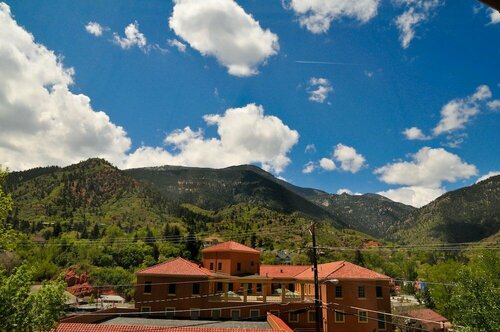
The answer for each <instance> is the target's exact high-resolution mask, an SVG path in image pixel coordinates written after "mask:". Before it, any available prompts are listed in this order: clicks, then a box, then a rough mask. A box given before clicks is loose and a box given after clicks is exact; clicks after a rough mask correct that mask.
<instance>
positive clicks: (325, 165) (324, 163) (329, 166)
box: [319, 158, 337, 171]
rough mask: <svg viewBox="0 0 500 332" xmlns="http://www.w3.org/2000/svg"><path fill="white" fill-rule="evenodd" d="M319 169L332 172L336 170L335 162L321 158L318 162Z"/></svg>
mask: <svg viewBox="0 0 500 332" xmlns="http://www.w3.org/2000/svg"><path fill="white" fill-rule="evenodd" d="M319 167H321V168H322V169H324V170H325V171H334V170H335V169H336V168H337V166H336V165H335V162H334V161H333V160H331V159H329V158H321V159H320V161H319Z"/></svg>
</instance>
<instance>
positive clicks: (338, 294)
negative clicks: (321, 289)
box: [335, 286, 342, 299]
mask: <svg viewBox="0 0 500 332" xmlns="http://www.w3.org/2000/svg"><path fill="white" fill-rule="evenodd" d="M335 297H336V298H337V299H341V298H342V286H335Z"/></svg>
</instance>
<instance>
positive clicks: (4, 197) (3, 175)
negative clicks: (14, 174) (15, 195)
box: [0, 166, 13, 224]
mask: <svg viewBox="0 0 500 332" xmlns="http://www.w3.org/2000/svg"><path fill="white" fill-rule="evenodd" d="M6 179H7V171H6V170H4V169H3V168H2V167H1V166H0V223H2V224H3V222H4V221H5V219H6V218H7V215H8V214H9V212H10V211H12V207H13V203H12V197H11V196H10V194H5V193H4V191H3V186H4V183H5V180H6Z"/></svg>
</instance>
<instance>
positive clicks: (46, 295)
mask: <svg viewBox="0 0 500 332" xmlns="http://www.w3.org/2000/svg"><path fill="white" fill-rule="evenodd" d="M31 280H32V274H31V271H30V269H28V268H27V267H26V265H22V266H20V267H18V268H17V269H15V271H14V273H13V274H11V275H10V276H6V275H5V274H0V303H2V305H1V306H0V322H2V330H5V331H25V330H34V331H49V330H50V329H51V328H52V327H54V326H55V325H56V323H57V321H58V319H59V318H60V317H61V315H62V314H63V312H64V301H65V297H64V287H65V285H64V282H61V281H51V282H48V283H46V284H44V285H43V286H42V287H41V288H40V290H39V291H38V292H36V293H34V292H32V291H31V286H32V281H31Z"/></svg>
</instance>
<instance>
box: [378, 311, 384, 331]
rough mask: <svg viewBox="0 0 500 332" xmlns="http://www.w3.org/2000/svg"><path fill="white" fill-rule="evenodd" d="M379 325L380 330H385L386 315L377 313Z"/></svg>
mask: <svg viewBox="0 0 500 332" xmlns="http://www.w3.org/2000/svg"><path fill="white" fill-rule="evenodd" d="M377 325H378V329H379V330H385V315H384V314H377Z"/></svg>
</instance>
